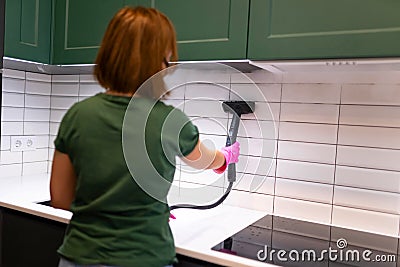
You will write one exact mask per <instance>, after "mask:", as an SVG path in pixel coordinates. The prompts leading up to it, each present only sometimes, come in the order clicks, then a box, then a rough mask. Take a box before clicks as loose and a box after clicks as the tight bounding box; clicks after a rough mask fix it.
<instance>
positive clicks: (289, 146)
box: [278, 141, 336, 164]
mask: <svg viewBox="0 0 400 267" xmlns="http://www.w3.org/2000/svg"><path fill="white" fill-rule="evenodd" d="M335 155H336V146H335V145H326V144H312V143H300V142H288V141H279V142H278V158H280V159H288V160H298V161H309V162H316V163H327V164H335Z"/></svg>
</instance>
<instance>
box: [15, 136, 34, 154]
mask: <svg viewBox="0 0 400 267" xmlns="http://www.w3.org/2000/svg"><path fill="white" fill-rule="evenodd" d="M32 150H36V136H11V151H13V152H18V151H32Z"/></svg>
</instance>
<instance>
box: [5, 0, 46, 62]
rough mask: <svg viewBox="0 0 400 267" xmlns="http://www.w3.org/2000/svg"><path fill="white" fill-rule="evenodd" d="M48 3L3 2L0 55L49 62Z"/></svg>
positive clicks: (35, 0)
mask: <svg viewBox="0 0 400 267" xmlns="http://www.w3.org/2000/svg"><path fill="white" fill-rule="evenodd" d="M51 5H52V1H51V0H7V1H6V20H5V40H4V55H5V56H7V57H13V58H19V59H25V60H31V61H36V62H42V63H49V62H50V43H51V42H50V38H51Z"/></svg>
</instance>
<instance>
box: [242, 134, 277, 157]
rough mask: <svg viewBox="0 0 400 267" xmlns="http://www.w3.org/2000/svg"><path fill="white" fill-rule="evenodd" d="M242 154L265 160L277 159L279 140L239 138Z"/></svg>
mask: <svg viewBox="0 0 400 267" xmlns="http://www.w3.org/2000/svg"><path fill="white" fill-rule="evenodd" d="M237 141H238V142H239V143H240V154H241V155H249V156H255V157H264V158H276V156H277V150H276V149H277V144H278V142H277V140H272V139H259V138H246V137H238V138H237Z"/></svg>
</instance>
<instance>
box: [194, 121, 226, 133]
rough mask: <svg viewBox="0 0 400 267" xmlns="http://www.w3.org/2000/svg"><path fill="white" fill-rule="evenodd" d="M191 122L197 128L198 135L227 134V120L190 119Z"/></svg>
mask: <svg viewBox="0 0 400 267" xmlns="http://www.w3.org/2000/svg"><path fill="white" fill-rule="evenodd" d="M190 120H191V122H192V123H193V124H194V125H196V126H197V128H198V129H199V132H200V133H204V134H216V135H223V136H226V135H227V132H228V128H227V124H228V120H227V119H221V118H211V117H209V118H203V117H191V118H190Z"/></svg>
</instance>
